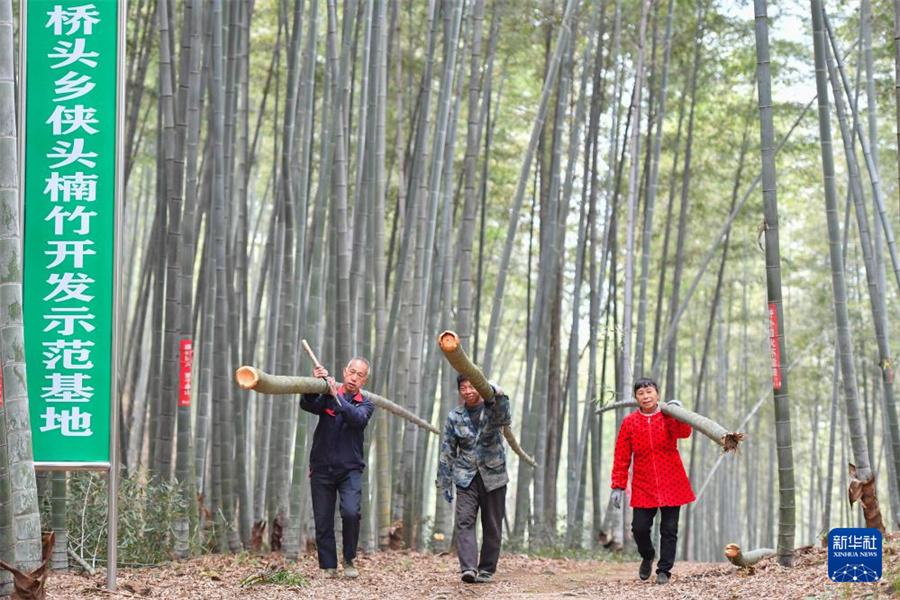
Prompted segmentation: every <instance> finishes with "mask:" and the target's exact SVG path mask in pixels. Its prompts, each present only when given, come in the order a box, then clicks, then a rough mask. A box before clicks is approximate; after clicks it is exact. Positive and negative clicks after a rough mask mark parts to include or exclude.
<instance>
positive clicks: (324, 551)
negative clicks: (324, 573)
mask: <svg viewBox="0 0 900 600" xmlns="http://www.w3.org/2000/svg"><path fill="white" fill-rule="evenodd" d="M309 484H310V490H311V496H312V506H313V516H314V517H315V521H316V550H317V551H318V553H319V568H320V569H336V568H337V548H336V544H335V541H334V502H335V495H336V494H338V493H339V494H340V498H341V521H342V522H343V529H344V560H353V559H354V558H356V546H357V545H358V544H359V522H360V520H361V519H362V508H361V504H362V471H361V470H357V469H354V470H351V471H347V470H343V469H341V470H337V469H328V468H321V467H317V468H315V469H313V470H312V472H311V474H310V481H309Z"/></svg>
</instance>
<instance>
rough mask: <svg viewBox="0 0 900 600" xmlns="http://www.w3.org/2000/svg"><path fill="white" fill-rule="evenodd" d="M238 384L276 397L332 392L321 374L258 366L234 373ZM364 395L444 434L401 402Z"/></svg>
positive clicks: (386, 407) (383, 406) (246, 388)
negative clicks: (267, 370) (275, 372)
mask: <svg viewBox="0 0 900 600" xmlns="http://www.w3.org/2000/svg"><path fill="white" fill-rule="evenodd" d="M234 378H235V380H236V381H237V384H238V385H239V386H241V387H242V388H243V389H245V390H254V391H256V392H258V393H260V394H269V395H273V396H278V395H284V394H326V393H328V392H329V389H328V383H327V382H326V381H325V380H324V379H319V378H318V377H295V376H292V375H269V374H268V373H265V372H263V371H260V370H259V369H257V368H256V367H250V366H243V367H241V368H239V369H238V370H237V371H235V373H234ZM363 394H364V395H365V396H366V398H368V399H369V400H371V401H372V404H374V405H375V406H377V407H378V408H383V409H384V410H386V411H388V412H389V413H391V414H393V415H396V416H398V417H400V418H403V419H406V420H407V421H409V422H411V423H414V424H416V425H418V426H419V427H421V428H422V429H426V430H428V431H430V432H431V433H433V434H435V435H440V434H441V432H440V430H439V429H438V428H437V427H435V426H434V425H432V424H431V423H428V422H426V421H425V420H423V419H422V418H420V417H418V416H416V415H414V414H413V413H411V412H409V411H408V410H406V409H405V408H403V407H402V406H400V405H399V404H397V403H395V402H391V401H390V400H388V399H387V398H384V397H382V396H379V395H378V394H373V393H372V392H370V391H368V390H366V391H363Z"/></svg>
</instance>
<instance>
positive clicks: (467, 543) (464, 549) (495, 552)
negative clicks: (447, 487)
mask: <svg viewBox="0 0 900 600" xmlns="http://www.w3.org/2000/svg"><path fill="white" fill-rule="evenodd" d="M456 496H457V497H456V550H457V554H458V555H459V567H460V570H461V571H467V570H470V569H472V570H474V569H475V568H476V567H475V564H476V561H478V540H477V539H476V537H475V519H476V518H477V517H478V509H479V508H480V509H481V531H482V534H483V536H484V539H482V540H481V560H480V561H478V568H477V570H478V571H485V572H487V573H494V572H496V570H497V560H499V558H500V540H501V538H502V536H503V530H502V529H501V527H502V525H503V515H504V514H505V512H506V486H505V485H504V486H503V487H501V488H497V489H496V490H492V491H490V492H489V491H487V490H486V489H485V488H484V483H483V482H482V481H481V475H478V474H477V473H476V475H475V478H474V479H473V480H472V483H470V484H469V487H466V488H461V487H457V488H456Z"/></svg>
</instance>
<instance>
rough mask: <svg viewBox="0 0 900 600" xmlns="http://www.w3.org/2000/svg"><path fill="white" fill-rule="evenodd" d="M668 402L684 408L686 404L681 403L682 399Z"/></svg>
mask: <svg viewBox="0 0 900 600" xmlns="http://www.w3.org/2000/svg"><path fill="white" fill-rule="evenodd" d="M666 404H674V405H675V406H677V407H678V408H684V406H683V405H682V404H681V400H669V401H668V402H666Z"/></svg>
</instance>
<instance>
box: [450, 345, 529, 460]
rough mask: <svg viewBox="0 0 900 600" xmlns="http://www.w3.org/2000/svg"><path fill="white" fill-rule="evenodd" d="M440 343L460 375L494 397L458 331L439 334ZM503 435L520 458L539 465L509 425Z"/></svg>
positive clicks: (489, 397)
mask: <svg viewBox="0 0 900 600" xmlns="http://www.w3.org/2000/svg"><path fill="white" fill-rule="evenodd" d="M438 345H440V347H441V351H442V352H443V353H444V356H445V357H446V358H447V361H448V362H449V363H450V366H452V367H453V368H454V369H456V371H457V373H459V374H460V375H464V376H465V377H466V379H468V380H469V383H471V384H472V385H473V386H474V387H475V389H476V390H478V393H479V394H480V395H481V397H482V398H484V399H485V400H490V399H491V398H493V397H494V388H492V387H491V384H490V383H489V382H488V380H487V377H485V376H484V373H483V372H482V371H481V369H480V368H479V367H478V365H476V364H475V363H473V362H472V359H470V358H469V356H468V355H467V354H466V352H465V350H463V349H462V346H460V344H459V336H458V335H456V333H454V332H452V331H445V332H444V333H442V334H441V335H439V336H438ZM503 437H505V438H506V441H507V442H509V447H510V448H511V449H512V451H513V452H515V453H516V454H517V455H518V456H519V458H521V459H522V460H523V461H525V462H526V463H527V464H529V465H531V466H532V467H536V466H537V462H536V461H535V460H534V459H533V458H532V457H530V456H528V454H527V453H526V452H525V451H524V450H523V449H522V446H520V445H519V441H518V440H517V439H516V434H515V433H513V431H512V429H510V428H509V425H506V426H504V427H503Z"/></svg>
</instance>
